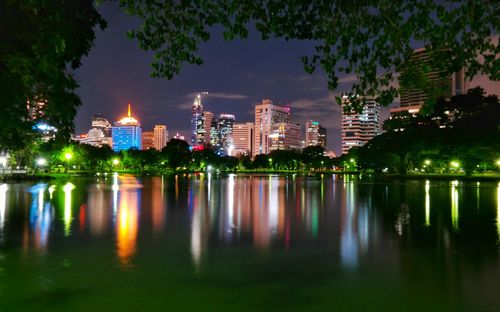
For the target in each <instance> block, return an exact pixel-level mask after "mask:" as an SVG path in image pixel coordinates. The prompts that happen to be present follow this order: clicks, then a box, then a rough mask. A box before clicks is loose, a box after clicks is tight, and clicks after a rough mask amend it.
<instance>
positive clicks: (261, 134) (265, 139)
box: [252, 99, 290, 157]
mask: <svg viewBox="0 0 500 312" xmlns="http://www.w3.org/2000/svg"><path fill="white" fill-rule="evenodd" d="M289 120H290V108H289V107H283V106H279V105H275V104H274V103H273V101H272V100H270V99H264V100H262V103H261V104H257V105H256V106H255V128H254V129H255V132H254V133H255V135H254V149H253V154H252V156H253V157H255V155H259V154H268V153H269V152H270V151H271V140H270V138H269V136H270V135H271V134H272V133H273V129H272V127H273V125H274V124H277V123H288V122H289Z"/></svg>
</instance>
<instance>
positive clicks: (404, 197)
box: [0, 175, 500, 311]
mask: <svg viewBox="0 0 500 312" xmlns="http://www.w3.org/2000/svg"><path fill="white" fill-rule="evenodd" d="M499 220H500V184H498V183H496V182H481V183H476V182H466V183H465V182H457V181H450V182H448V181H431V182H429V181H404V182H397V181H395V182H390V183H368V182H363V181H357V180H356V179H355V178H353V177H349V176H345V177H341V176H327V175H325V176H318V177H299V176H288V177H284V176H273V175H263V176H240V175H229V176H224V177H217V176H211V175H208V176H207V175H201V176H195V175H191V176H182V175H180V176H173V175H172V176H164V177H134V176H125V175H124V176H112V175H109V176H106V177H103V176H101V177H96V178H75V179H72V180H70V181H60V182H50V183H23V184H0V311H45V310H46V311H105V310H108V311H109V310H112V311H115V310H119V311H145V310H162V311H163V310H171V311H172V310H174V311H186V310H196V311H208V310H211V311H221V310H233V311H235V310H249V311H265V310H283V311H290V310H301V311H303V310H316V311H373V310H383V311H451V310H455V311H499V310H500V295H499V290H500V287H499V284H500V257H499V256H500V248H499V246H500V244H499V236H500V221H499Z"/></svg>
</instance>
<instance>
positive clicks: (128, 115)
mask: <svg viewBox="0 0 500 312" xmlns="http://www.w3.org/2000/svg"><path fill="white" fill-rule="evenodd" d="M128 116H129V117H131V115H130V103H128Z"/></svg>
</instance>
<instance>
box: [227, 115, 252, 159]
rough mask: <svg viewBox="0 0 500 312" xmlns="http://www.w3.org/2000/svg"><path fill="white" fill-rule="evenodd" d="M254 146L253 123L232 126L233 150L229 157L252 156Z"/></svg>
mask: <svg viewBox="0 0 500 312" xmlns="http://www.w3.org/2000/svg"><path fill="white" fill-rule="evenodd" d="M253 144H254V123H253V122H247V123H235V124H233V150H232V153H231V155H229V156H242V155H245V156H246V155H248V156H252V152H253Z"/></svg>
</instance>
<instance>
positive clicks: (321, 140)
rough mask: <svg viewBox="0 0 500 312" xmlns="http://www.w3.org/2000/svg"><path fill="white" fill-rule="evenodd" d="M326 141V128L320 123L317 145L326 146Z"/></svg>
mask: <svg viewBox="0 0 500 312" xmlns="http://www.w3.org/2000/svg"><path fill="white" fill-rule="evenodd" d="M327 142H328V141H327V136H326V128H325V127H322V126H321V125H320V126H319V128H318V145H319V146H321V147H323V148H326V144H327Z"/></svg>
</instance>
